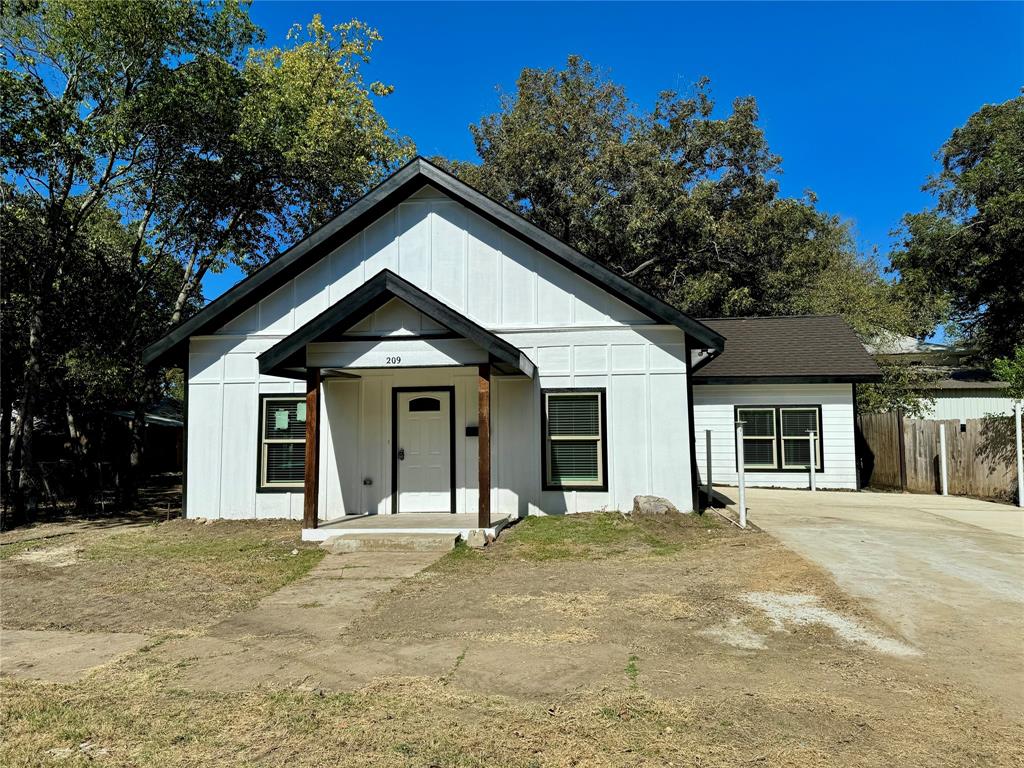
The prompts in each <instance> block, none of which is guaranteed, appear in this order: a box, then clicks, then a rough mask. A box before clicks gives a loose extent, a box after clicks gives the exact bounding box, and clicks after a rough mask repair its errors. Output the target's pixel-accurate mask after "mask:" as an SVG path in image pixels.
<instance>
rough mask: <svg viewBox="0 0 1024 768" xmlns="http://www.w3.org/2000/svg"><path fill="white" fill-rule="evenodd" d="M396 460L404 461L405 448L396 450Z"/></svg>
mask: <svg viewBox="0 0 1024 768" xmlns="http://www.w3.org/2000/svg"><path fill="white" fill-rule="evenodd" d="M398 460H399V461H405V448H399V449H398Z"/></svg>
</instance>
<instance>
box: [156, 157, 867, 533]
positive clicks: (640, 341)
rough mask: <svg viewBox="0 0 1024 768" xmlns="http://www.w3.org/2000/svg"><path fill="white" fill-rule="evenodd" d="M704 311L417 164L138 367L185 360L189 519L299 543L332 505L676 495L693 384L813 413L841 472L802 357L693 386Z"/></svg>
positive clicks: (436, 507)
mask: <svg viewBox="0 0 1024 768" xmlns="http://www.w3.org/2000/svg"><path fill="white" fill-rule="evenodd" d="M749 322H751V323H752V324H754V325H756V324H758V323H760V322H761V321H749ZM815 322H819V321H815ZM829 322H835V321H829ZM725 323H726V321H713V322H709V323H707V324H705V323H702V322H699V321H697V320H694V319H693V318H691V317H689V316H687V315H685V314H684V313H682V312H680V311H678V310H677V309H674V308H673V307H671V306H669V305H667V304H665V303H664V302H662V301H660V300H658V299H656V298H654V297H652V296H650V295H648V294H646V293H645V292H643V291H641V290H640V289H638V288H637V287H636V286H634V285H632V284H631V283H629V282H627V281H625V280H623V279H622V278H621V277H618V276H617V275H615V274H613V273H612V272H610V271H609V270H607V269H605V268H604V267H602V266H600V265H598V264H596V263H595V262H593V261H592V260H590V259H588V258H586V257H585V256H583V255H582V254H580V253H579V252H577V251H575V250H574V249H572V248H570V247H569V246H567V245H566V244H565V243H562V242H561V241H559V240H557V239H556V238H554V237H552V236H551V235H549V234H547V233H546V232H544V231H542V230H540V229H539V228H537V227H535V226H534V225H532V224H530V223H529V222H527V221H526V220H525V219H523V218H521V217H520V216H518V215H516V214H515V213H512V212H511V211H509V210H507V209H506V208H504V207H503V206H501V205H500V204H498V203H497V202H495V201H493V200H491V199H489V198H487V197H486V196H484V195H482V194H480V193H479V192H477V191H475V190H473V189H472V188H470V187H469V186H467V185H465V184H463V183H462V182H460V181H459V180H457V179H456V178H454V177H453V176H451V175H449V174H447V173H445V172H444V171H442V170H440V169H438V168H437V167H436V166H433V165H432V164H430V163H428V162H427V161H425V160H423V159H419V158H418V159H416V160H414V161H413V162H411V163H410V164H409V165H407V166H405V167H404V168H403V169H401V170H400V171H398V172H397V173H395V174H394V175H393V176H391V177H390V178H389V179H388V180H386V181H385V182H384V183H382V184H381V185H380V186H378V187H377V188H375V189H374V190H372V191H371V192H370V193H368V194H367V195H366V196H365V197H364V198H363V199H361V200H360V201H358V202H357V203H355V204H354V205H352V206H351V207H350V208H349V209H348V210H346V211H345V212H344V213H342V214H341V215H339V216H338V217H337V218H335V219H334V220H332V221H330V222H328V223H327V224H326V225H324V226H323V227H321V228H320V229H318V230H316V231H315V232H313V233H312V234H311V235H310V236H309V237H307V238H306V239H305V240H303V241H301V242H300V243H298V244H297V245H295V246H293V247H292V248H290V249H289V250H287V251H285V252H284V253H283V254H282V255H281V256H280V257H278V258H277V259H275V260H273V261H272V262H270V263H269V264H268V265H266V266H265V267H263V268H262V269H260V270H259V271H258V272H256V273H254V274H253V275H251V276H250V277H248V278H247V279H245V280H243V281H242V282H241V283H239V284H238V285H236V286H235V287H234V288H232V289H231V290H230V291H228V292H227V293H226V294H224V295H223V296H221V297H220V298H218V299H216V300H215V301H213V302H212V303H211V304H209V305H208V306H207V307H206V308H204V309H203V310H202V311H201V312H199V313H198V314H197V315H196V316H194V317H192V318H191V319H189V320H188V321H186V322H185V323H183V324H182V325H180V326H179V327H177V328H176V329H174V330H173V331H172V332H171V333H170V334H168V335H167V336H166V337H165V338H163V339H161V340H160V341H158V342H157V343H155V344H154V345H152V346H151V347H150V348H149V349H148V350H147V351H146V360H147V362H148V363H150V364H180V365H182V366H183V367H184V368H185V376H186V380H187V382H188V386H187V399H186V404H187V406H186V407H187V416H186V419H187V437H186V443H187V448H186V455H187V461H186V472H185V488H186V490H185V509H186V514H187V515H188V516H189V517H215V518H216V517H223V518H254V517H256V518H262V517H292V518H299V517H301V518H303V520H304V528H305V531H304V534H303V535H304V536H305V537H306V538H323V531H320V532H317V531H315V530H313V529H315V528H316V527H317V525H318V524H320V523H319V522H318V521H333V520H336V519H337V518H341V517H342V516H345V515H353V514H370V515H373V514H379V515H389V514H395V513H400V514H406V513H409V514H417V513H420V512H452V513H463V515H464V516H468V515H472V519H473V520H474V521H475V523H474V524H475V525H476V526H478V527H481V528H489V527H492V525H493V524H494V522H495V521H496V520H500V519H502V518H505V517H506V516H510V517H515V516H523V515H527V514H545V513H562V512H578V511H586V510H595V509H602V508H608V509H628V508H630V507H631V506H632V503H633V497H634V496H636V495H641V494H653V495H658V496H665V497H667V498H669V499H671V500H672V501H674V502H675V503H676V504H677V506H679V508H680V509H683V510H689V509H693V508H694V506H695V505H696V503H697V489H698V486H699V477H698V475H697V454H696V453H695V447H696V446H695V443H694V440H693V431H694V428H693V424H694V418H695V413H694V409H693V402H694V399H695V398H694V396H693V394H692V393H694V392H697V393H698V397H699V398H703V399H704V402H707V403H710V400H708V398H709V397H714V396H715V395H716V394H718V396H719V397H720V398H721V397H728V396H730V395H732V394H735V396H736V397H737V398H741V399H739V400H737V402H744V403H748V402H749V403H753V404H758V405H772V406H782V405H788V404H790V403H797V404H803V405H812V406H814V408H815V409H818V408H819V407H820V408H823V409H824V411H823V413H824V415H823V416H822V417H821V418H822V419H823V422H824V424H823V426H824V429H825V442H824V445H823V448H824V457H823V458H824V468H823V473H828V472H829V471H831V468H832V467H833V466H837V467H838V466H839V464H840V463H843V464H844V465H845V463H846V462H847V461H848V459H847V458H845V457H843V458H840V456H839V452H840V450H843V451H845V448H842V449H840V447H839V446H841V445H843V441H842V440H840V439H839V435H841V434H846V433H849V435H850V440H849V442H850V444H851V445H852V433H853V414H852V402H851V401H850V400H849V397H850V385H849V384H843V385H835V387H836V388H835V390H834V391H833V390H830V389H828V387H818V386H812V387H811V388H810V389H801V387H805V386H806V385H805V384H803V383H799V382H803V381H804V380H805V379H806V380H808V381H810V380H812V379H808V378H807V376H808V374H807V373H806V372H801V373H800V376H801V378H800V379H798V380H795V381H789V380H785V379H779V381H781V382H784V383H782V384H781V386H776V385H770V386H762V385H758V387H749V386H747V387H731V388H727V389H726V390H724V391H723V390H721V388H719V387H717V386H715V385H714V384H712V383H709V385H707V386H701V387H698V388H694V386H693V385H694V384H697V383H701V379H700V376H699V374H698V375H697V376H695V375H694V374H693V370H694V367H695V365H698V366H699V365H701V364H702V363H703V362H704V361H706V360H708V359H712V360H714V358H715V357H716V356H717V355H718V354H719V353H721V351H722V350H723V349H724V348H725V343H726V341H725V338H724V337H725V333H724V330H720V329H717V328H716V327H715V325H718V326H721V327H723V328H724V324H725ZM774 341H775V342H777V343H778V344H779V345H780V348H781V347H782V346H784V345H785V344H786V343H788V342H787V341H785V340H778V339H776V340H774ZM834 341H835V339H833V338H831V337H829V338H826V339H823V340H815V339H808V340H807V343H809V344H811V345H812V346H813V345H814V344H818V343H825V344H831V343H833V342H834ZM731 343H732V342H730V344H731ZM844 343H845V340H844ZM857 349H858V351H859V353H860V355H861V357H862V358H864V360H866V362H867V363H868V364H869V365H873V363H871V361H870V359H869V358H868V357H867V355H866V354H864V352H863V350H862V349H861V348H860V347H858V348H857ZM823 352H824V350H817V351H812V353H811V354H812V355H813V356H815V357H821V354H822V353H823ZM728 359H730V358H727V357H726V358H723V359H722V362H725V361H726V360H728ZM714 364H715V363H714V362H712V364H711V365H707V366H706V367H705V370H708V371H713V370H714ZM826 367H827V366H826ZM840 373H841V374H843V375H845V374H846V373H847V372H846V371H841V372H840ZM813 380H814V381H817V379H813ZM847 380H848V379H842V381H847ZM850 380H852V379H850ZM708 381H709V382H713V381H714V379H708ZM794 387H795V389H794ZM744 392H750V394H749V395H746V394H742V393H744ZM705 393H706V394H705ZM843 398H846V399H845V400H843ZM834 399H838V400H843V402H844V403H845V405H842V406H841V407H840V408H839V409H837V410H836V412H835V413H834V414H833V412H832V405H833V400H834ZM698 402H700V400H698ZM816 412H817V411H816ZM780 418H782V419H783V420H787V419H788V417H787V416H781V417H780ZM842 418H845V419H846V422H845V423H843V424H840V423H839V420H840V419H842ZM709 423H710V422H709ZM787 423H788V421H787ZM721 428H722V429H723V430H725V432H726V433H727V434H723V435H716V437H715V440H716V441H719V440H725V441H726V442H727V441H728V440H729V437H728V435H729V434H731V433H732V424H731V423H724V424H722V426H721ZM780 445H786V442H785V439H784V436H780ZM833 446H835V447H834V448H833ZM752 450H755V451H756V450H757V449H756V448H752ZM722 451H726V449H725V448H723V449H722ZM833 453H835V455H833ZM723 455H724V453H723ZM796 458H798V457H797V456H796V454H790V457H789V459H788V460H787V462H791V461H792V460H795V459H796ZM786 468H787V469H788V468H789V467H788V466H787V467H786ZM836 476H837V477H840V475H839V474H837V475H836ZM766 477H768V476H767V475H766ZM829 477H830V476H828V475H827V474H823V480H825V479H827V478H829ZM727 479H728V478H727V476H726V475H725V474H724V472H723V475H722V476H721V480H727ZM768 479H771V478H768ZM830 482H831V481H830V480H829V482H823V483H822V485H823V486H824V485H827V484H830ZM845 483H846V478H845V476H843V477H840V479H839V480H837V482H836V483H835V484H836V485H839V486H844V485H845Z"/></svg>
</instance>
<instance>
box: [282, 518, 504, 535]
mask: <svg viewBox="0 0 1024 768" xmlns="http://www.w3.org/2000/svg"><path fill="white" fill-rule="evenodd" d="M510 522H511V518H510V516H509V515H495V516H493V517H492V518H491V519H490V521H489V523H490V524H489V525H486V526H485V525H482V524H481V521H480V519H479V516H478V515H477V514H476V513H473V512H459V513H457V514H451V513H450V512H400V513H398V514H397V515H345V516H344V517H339V518H336V519H334V520H328V521H327V522H324V523H320V525H319V526H318V527H316V528H303V530H302V540H303V541H326V540H327V539H329V538H331V537H333V536H346V535H350V534H367V533H371V534H372V533H389V534H390V533H394V534H404V533H437V534H453V535H455V534H457V535H459V536H460V537H461V538H462V539H463V540H467V539H468V538H469V535H470V533H471V532H472V531H481V532H482V533H483V534H484V536H486V537H488V538H497V536H498V533H499V532H500V531H501V530H502V528H504V527H505V526H507V525H508V524H509V523H510Z"/></svg>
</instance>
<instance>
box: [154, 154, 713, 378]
mask: <svg viewBox="0 0 1024 768" xmlns="http://www.w3.org/2000/svg"><path fill="white" fill-rule="evenodd" d="M428 183H430V184H432V185H434V186H435V187H437V188H438V189H439V190H440V191H442V192H444V193H445V194H447V195H449V196H451V197H453V198H454V199H456V200H458V201H459V202H462V203H463V204H464V205H466V206H467V207H469V208H470V209H472V210H474V211H475V212H477V213H478V214H480V215H481V216H483V217H484V218H486V219H488V220H489V221H491V222H493V223H494V224H496V225H497V226H499V227H501V228H502V229H504V230H506V231H508V232H510V233H511V234H513V235H515V236H516V237H518V238H519V239H521V240H523V241H524V242H526V243H528V244H529V245H531V246H532V247H535V248H537V249H538V250H540V251H541V252H543V253H545V254H546V255H548V256H549V257H551V258H553V259H554V260H555V261H557V262H559V263H561V264H563V265H564V266H566V267H567V268H569V269H571V270H572V271H574V272H576V273H577V274H579V275H581V276H582V277H584V278H585V279H587V280H589V281H590V282H592V283H594V284H595V285H597V286H599V287H602V288H604V289H605V290H608V291H609V292H610V293H612V294H613V295H615V296H617V297H618V298H619V299H620V300H622V301H624V302H625V303H627V304H629V305H630V306H632V307H634V308H635V309H637V310H639V311H641V312H643V313H644V314H647V315H649V316H651V317H652V318H654V319H658V320H662V321H663V322H666V323H669V324H671V325H675V326H676V327H678V328H680V329H681V330H683V331H684V332H686V333H687V334H689V335H690V336H691V337H692V338H694V339H695V340H697V341H698V342H701V343H703V344H706V345H707V348H709V349H714V350H718V351H721V350H722V349H724V346H725V337H724V336H722V335H721V334H719V333H717V332H716V331H714V330H712V329H711V328H709V327H707V326H706V325H704V324H703V323H701V322H699V321H698V320H695V319H694V318H692V317H690V316H689V315H687V314H685V313H684V312H681V311H679V310H678V309H676V308H675V307H672V306H671V305H669V304H667V303H665V302H663V301H661V300H660V299H657V298H655V297H654V296H651V295H650V294H648V293H647V292H646V291H643V290H642V289H640V288H638V287H637V286H635V285H633V284H632V283H630V282H629V281H628V280H626V279H624V278H622V277H620V276H619V275H616V274H615V273H613V272H611V271H610V270H608V269H607V268H606V267H603V266H601V265H600V264H598V263H597V262H595V261H593V260H592V259H590V258H588V257H586V256H584V255H583V254H581V253H580V252H579V251H577V250H575V249H574V248H572V247H571V246H569V245H567V244H566V243H564V242H562V241H561V240H559V239H558V238H556V237H554V236H553V235H551V234H549V233H547V232H545V231H544V230H542V229H540V228H539V227H537V226H536V225H535V224H531V223H530V222H529V221H527V220H526V219H524V218H523V217H522V216H520V215H518V214H516V213H515V212H513V211H510V210H508V209H507V208H505V207H504V206H502V205H501V204H500V203H498V202H496V201H494V200H492V199H491V198H489V197H487V196H486V195H484V194H483V193H482V192H479V191H478V190H476V189H474V188H473V187H471V186H469V185H468V184H466V183H465V182H463V181H460V180H459V179H456V178H455V177H454V176H452V175H451V174H449V173H447V172H445V171H443V170H442V169H440V168H438V167H437V166H435V165H433V164H432V163H430V162H429V161H427V160H425V159H424V158H422V157H417V158H414V159H413V160H411V161H410V162H409V163H408V164H407V165H405V166H404V167H403V168H401V169H399V170H398V171H396V172H395V173H394V174H392V175H391V176H390V177H388V178H387V179H385V180H384V181H383V182H381V183H380V184H379V185H377V186H376V187H375V188H373V189H372V190H370V191H369V192H368V193H367V194H366V195H364V196H363V197H362V198H360V199H359V200H358V201H356V202H355V203H353V204H352V205H351V206H350V207H349V208H347V209H346V210H345V211H343V212H342V213H341V214H339V215H338V216H336V217H335V218H333V219H332V220H331V221H329V222H327V223H326V224H324V225H323V226H321V227H320V228H319V229H317V230H315V231H314V232H313V233H312V234H311V235H309V236H308V237H306V238H304V239H303V240H301V241H299V242H298V243H296V244H295V245H293V246H291V247H290V248H288V249H287V250H285V251H284V252H282V253H281V254H280V255H279V256H277V257H276V258H274V259H273V260H272V261H270V262H268V263H267V264H265V265H264V266H263V267H261V268H260V269H259V270H257V271H256V272H254V273H253V274H252V275H250V276H249V277H247V278H246V279H245V280H243V281H241V282H240V283H238V284H237V285H235V286H234V287H232V288H231V289H230V290H228V291H226V292H225V293H224V294H223V295H221V296H219V297H218V298H217V299H215V300H214V301H212V302H210V304H208V305H207V306H206V307H204V308H203V309H202V310H200V311H199V312H198V313H197V314H196V315H194V316H193V317H191V318H189V319H188V320H186V321H184V322H183V323H181V324H180V325H178V326H177V327H175V328H173V329H172V330H171V331H170V332H168V333H167V334H166V335H165V336H164V337H163V338H161V339H159V340H158V341H156V342H154V343H153V344H151V345H149V346H148V347H146V349H145V350H144V351H143V362H144V363H145V364H146V365H159V364H161V363H165V362H167V361H169V360H172V359H173V360H178V359H180V358H179V357H178V356H179V355H180V354H181V349H180V347H181V345H183V344H185V343H187V341H188V338H189V337H190V336H194V335H199V334H203V333H209V332H212V331H213V330H215V329H216V328H218V327H220V326H221V325H223V324H224V323H225V322H227V320H228V319H230V318H225V317H224V316H223V315H225V314H226V313H228V312H231V311H234V314H240V313H241V312H243V311H244V310H245V309H247V308H248V304H245V305H244V306H238V307H237V309H236V305H240V304H243V303H245V302H246V300H250V303H252V302H255V301H259V300H260V299H262V298H263V297H264V295H263V294H262V293H260V292H261V291H262V290H264V287H265V286H268V287H267V288H266V292H267V295H269V292H271V291H272V290H274V287H275V285H276V283H275V282H274V281H276V280H280V281H282V282H284V281H286V280H287V279H290V277H294V276H295V275H292V274H291V273H292V272H295V273H296V274H298V273H299V272H301V270H302V269H304V268H306V267H307V266H308V265H307V264H305V258H306V257H307V254H310V253H311V252H314V251H317V250H325V251H329V250H330V249H331V248H334V247H336V245H337V243H336V242H335V239H336V238H337V237H338V236H339V233H341V234H343V233H344V231H345V230H347V229H350V228H351V229H353V230H357V229H359V228H360V227H364V226H366V225H368V224H369V223H371V221H373V220H374V219H375V218H376V217H378V216H379V215H381V214H380V212H379V210H378V209H379V208H380V207H383V206H386V205H387V204H388V202H389V199H391V198H392V197H394V196H401V198H402V199H405V198H406V197H408V195H410V194H413V193H414V192H415V191H417V190H418V189H420V188H422V187H423V186H424V185H426V184H428ZM324 255H326V253H325V254H324ZM253 296H255V297H256V298H252V297H253Z"/></svg>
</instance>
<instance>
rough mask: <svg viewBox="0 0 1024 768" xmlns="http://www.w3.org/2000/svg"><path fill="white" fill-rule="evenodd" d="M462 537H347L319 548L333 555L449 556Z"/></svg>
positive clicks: (392, 534) (388, 533)
mask: <svg viewBox="0 0 1024 768" xmlns="http://www.w3.org/2000/svg"><path fill="white" fill-rule="evenodd" d="M458 538H459V534H458V533H455V532H452V533H395V532H393V531H381V532H379V533H346V534H344V535H341V536H331V537H330V538H329V539H326V540H324V541H323V542H322V543H321V544H320V548H321V549H326V550H327V551H328V552H330V553H331V554H334V555H342V554H345V553H347V552H450V551H451V550H452V549H454V548H455V542H456V540H458Z"/></svg>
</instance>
